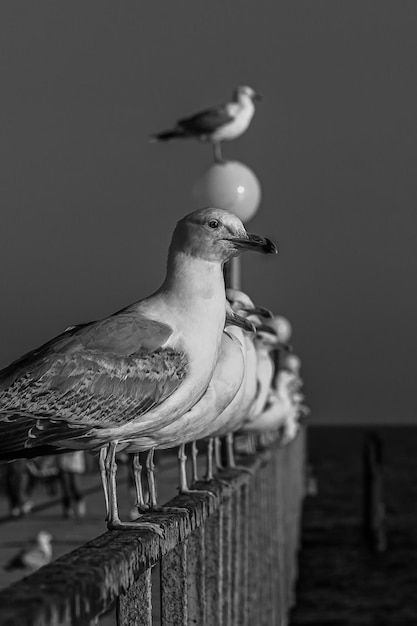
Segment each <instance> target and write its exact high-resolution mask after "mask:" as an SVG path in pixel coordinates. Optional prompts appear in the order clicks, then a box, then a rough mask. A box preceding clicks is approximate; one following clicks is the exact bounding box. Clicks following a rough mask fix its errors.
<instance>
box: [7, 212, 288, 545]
mask: <svg viewBox="0 0 417 626" xmlns="http://www.w3.org/2000/svg"><path fill="white" fill-rule="evenodd" d="M244 250H257V251H260V252H263V253H276V248H275V246H274V244H273V243H272V242H271V241H270V240H269V239H263V238H261V237H258V236H256V235H249V234H248V233H247V232H246V230H245V228H244V226H243V224H242V222H241V221H240V220H239V219H238V218H237V217H236V216H235V215H233V213H231V212H229V211H225V210H222V209H201V210H197V211H194V212H193V213H191V214H189V215H187V216H186V217H184V218H183V219H182V220H180V221H179V222H178V224H177V226H176V228H175V230H174V233H173V236H172V240H171V244H170V248H169V253H168V264H167V273H166V278H165V280H164V282H163V284H162V286H161V287H160V288H159V289H158V290H157V291H156V292H155V293H154V294H152V295H151V296H149V297H148V298H145V299H143V300H140V301H138V302H136V303H134V304H132V305H130V306H128V307H126V308H125V309H122V310H121V311H119V312H117V313H115V314H114V315H111V316H110V317H107V318H104V319H103V320H99V321H96V322H91V323H87V324H83V325H79V326H76V327H73V328H70V329H69V330H68V331H66V332H64V333H62V334H61V335H59V336H58V337H56V338H55V339H52V340H51V341H49V342H48V343H46V344H45V345H43V346H41V347H40V348H38V349H36V350H33V351H32V352H29V353H28V354H26V355H24V356H23V357H21V358H20V359H18V360H17V361H15V362H14V363H12V364H11V365H9V366H8V367H6V368H5V369H4V370H2V371H1V372H0V460H5V459H9V460H10V459H14V458H18V457H32V456H39V455H43V454H51V453H56V452H59V451H67V450H70V449H74V450H77V449H93V450H94V449H100V470H101V475H102V481H103V488H104V495H105V501H106V507H107V511H108V516H107V520H108V527H109V528H126V527H127V528H132V527H134V528H138V526H142V527H143V528H148V529H152V530H154V531H156V532H159V533H161V529H160V528H159V526H158V525H155V524H149V523H145V522H144V523H143V524H138V523H126V522H121V521H120V519H119V514H118V506H117V492H116V462H115V455H116V448H117V446H118V444H119V442H127V441H130V440H133V439H135V438H136V437H138V436H139V435H145V434H150V433H152V432H154V431H155V430H157V429H158V428H161V427H162V426H166V425H168V424H170V423H172V422H174V421H175V420H176V419H177V418H178V417H180V416H181V415H182V414H183V413H185V412H186V411H188V410H189V409H190V408H191V407H192V406H193V405H194V404H195V403H196V402H198V400H199V399H200V398H201V397H202V395H203V394H204V393H205V391H206V389H207V386H208V384H209V382H210V379H211V377H212V373H213V370H214V368H215V365H216V362H217V358H218V353H219V348H220V343H221V338H222V333H223V328H224V323H225V313H226V305H225V302H226V300H225V287H224V279H223V273H222V268H223V264H224V262H225V261H227V260H228V259H230V258H231V257H233V256H236V255H239V254H240V253H241V252H243V251H244Z"/></svg>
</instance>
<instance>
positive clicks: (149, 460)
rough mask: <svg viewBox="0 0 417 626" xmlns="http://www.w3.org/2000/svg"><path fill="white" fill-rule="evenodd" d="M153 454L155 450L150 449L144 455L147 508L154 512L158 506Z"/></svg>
mask: <svg viewBox="0 0 417 626" xmlns="http://www.w3.org/2000/svg"><path fill="white" fill-rule="evenodd" d="M154 454H155V448H151V449H150V450H149V452H148V454H147V455H146V473H147V477H148V489H149V506H150V508H151V509H152V510H155V509H156V508H157V506H158V502H157V497H156V485H155V463H154V462H153V457H154Z"/></svg>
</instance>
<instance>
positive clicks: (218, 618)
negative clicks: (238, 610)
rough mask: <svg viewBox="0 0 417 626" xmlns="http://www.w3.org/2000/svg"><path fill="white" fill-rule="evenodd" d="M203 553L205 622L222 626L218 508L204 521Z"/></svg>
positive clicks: (220, 518)
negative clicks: (204, 560) (204, 559)
mask: <svg viewBox="0 0 417 626" xmlns="http://www.w3.org/2000/svg"><path fill="white" fill-rule="evenodd" d="M222 506H223V505H222ZM205 555H206V568H205V574H206V576H205V578H206V581H205V582H206V623H207V626H222V625H223V612H222V606H223V516H222V515H220V510H218V511H217V512H216V513H215V514H214V515H211V516H210V517H209V518H208V520H207V522H206V527H205ZM225 626H227V625H225Z"/></svg>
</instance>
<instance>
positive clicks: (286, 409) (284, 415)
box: [242, 370, 298, 433]
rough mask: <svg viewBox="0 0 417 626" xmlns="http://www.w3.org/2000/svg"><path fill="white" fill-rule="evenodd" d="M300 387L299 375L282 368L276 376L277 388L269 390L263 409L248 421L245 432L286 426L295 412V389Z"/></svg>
mask: <svg viewBox="0 0 417 626" xmlns="http://www.w3.org/2000/svg"><path fill="white" fill-rule="evenodd" d="M296 389H298V382H297V376H296V375H295V374H293V373H292V372H289V371H287V370H280V371H279V372H278V374H277V376H276V383H275V389H274V388H272V389H270V391H269V394H268V397H267V400H266V402H265V406H264V409H263V411H262V412H261V413H260V414H259V415H258V416H256V417H255V418H254V419H253V420H251V421H248V422H246V423H245V424H244V425H243V427H242V431H243V432H247V433H248V432H251V433H261V432H267V431H275V430H277V429H278V428H279V427H281V426H284V424H285V422H286V420H287V419H289V418H291V416H292V414H293V413H295V412H296V411H294V406H295V404H296V403H295V398H294V394H295V390H296Z"/></svg>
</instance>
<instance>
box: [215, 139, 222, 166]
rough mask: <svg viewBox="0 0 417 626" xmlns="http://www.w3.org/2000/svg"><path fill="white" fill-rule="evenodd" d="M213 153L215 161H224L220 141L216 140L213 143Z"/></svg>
mask: <svg viewBox="0 0 417 626" xmlns="http://www.w3.org/2000/svg"><path fill="white" fill-rule="evenodd" d="M213 154H214V161H215V163H224V159H223V156H222V148H221V143H220V141H215V142H214V143H213Z"/></svg>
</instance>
